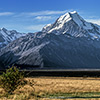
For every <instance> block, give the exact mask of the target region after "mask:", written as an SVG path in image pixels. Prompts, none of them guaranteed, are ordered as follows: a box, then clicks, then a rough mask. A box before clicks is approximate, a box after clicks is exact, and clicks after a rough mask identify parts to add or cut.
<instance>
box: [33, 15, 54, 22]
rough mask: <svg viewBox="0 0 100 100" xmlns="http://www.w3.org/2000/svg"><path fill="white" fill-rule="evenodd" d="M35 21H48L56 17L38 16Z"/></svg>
mask: <svg viewBox="0 0 100 100" xmlns="http://www.w3.org/2000/svg"><path fill="white" fill-rule="evenodd" d="M35 19H36V20H39V21H48V20H52V19H55V16H37V17H35Z"/></svg>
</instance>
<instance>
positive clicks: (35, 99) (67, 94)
mask: <svg viewBox="0 0 100 100" xmlns="http://www.w3.org/2000/svg"><path fill="white" fill-rule="evenodd" d="M26 79H27V80H28V81H32V80H33V83H34V89H33V88H32V87H30V86H29V85H26V86H24V87H22V88H21V89H17V90H16V91H14V94H13V95H9V96H7V95H6V96H4V95H2V94H3V90H2V89H0V97H1V99H0V100H51V99H52V100H55V99H57V100H63V99H64V100H65V99H67V100H78V98H79V100H84V99H85V100H86V99H87V100H100V99H99V98H100V78H92V77H32V78H26Z"/></svg>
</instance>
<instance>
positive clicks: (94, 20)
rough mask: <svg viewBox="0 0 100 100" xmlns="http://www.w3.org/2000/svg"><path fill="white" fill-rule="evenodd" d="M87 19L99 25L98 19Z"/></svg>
mask: <svg viewBox="0 0 100 100" xmlns="http://www.w3.org/2000/svg"><path fill="white" fill-rule="evenodd" d="M87 21H88V22H91V23H95V24H98V25H100V19H87Z"/></svg>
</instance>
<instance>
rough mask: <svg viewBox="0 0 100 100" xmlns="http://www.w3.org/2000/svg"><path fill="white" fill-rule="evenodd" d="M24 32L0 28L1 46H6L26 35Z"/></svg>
mask: <svg viewBox="0 0 100 100" xmlns="http://www.w3.org/2000/svg"><path fill="white" fill-rule="evenodd" d="M24 35H25V34H24V33H19V32H17V31H15V30H11V31H8V30H7V29H5V28H1V29H0V48H1V47H4V46H6V45H7V44H8V43H10V42H12V41H14V40H16V39H17V38H19V37H21V36H24Z"/></svg>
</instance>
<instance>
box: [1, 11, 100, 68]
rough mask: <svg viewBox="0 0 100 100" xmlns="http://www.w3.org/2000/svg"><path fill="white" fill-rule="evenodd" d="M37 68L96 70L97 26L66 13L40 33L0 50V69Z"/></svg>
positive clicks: (98, 57) (98, 52) (99, 44)
mask: <svg viewBox="0 0 100 100" xmlns="http://www.w3.org/2000/svg"><path fill="white" fill-rule="evenodd" d="M12 64H19V65H22V64H24V65H32V66H34V65H38V66H40V67H41V68H60V69H61V68H68V69H72V68H74V69H75V68H82V69H83V68H85V69H87V68H92V69H93V68H94V69H95V68H99V69H100V26H98V25H96V24H93V23H89V22H87V21H85V20H84V19H83V18H82V17H81V16H80V15H78V13H77V12H75V11H74V12H68V13H66V14H64V15H62V16H61V17H59V18H58V19H57V20H56V21H55V23H54V24H49V25H46V26H45V27H44V28H43V29H42V31H41V32H36V33H33V34H32V33H31V34H27V35H26V36H23V37H21V38H18V39H17V40H15V41H13V42H11V43H10V44H9V45H7V46H6V47H5V48H2V49H1V50H0V66H3V67H6V66H8V65H12Z"/></svg>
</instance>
